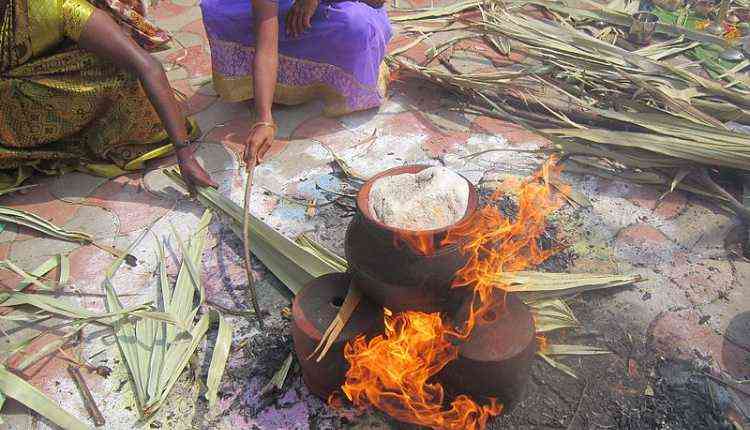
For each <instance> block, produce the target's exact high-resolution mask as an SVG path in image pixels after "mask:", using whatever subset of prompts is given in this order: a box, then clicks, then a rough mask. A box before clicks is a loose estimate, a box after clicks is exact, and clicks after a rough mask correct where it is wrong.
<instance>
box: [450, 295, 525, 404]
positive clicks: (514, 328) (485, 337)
mask: <svg viewBox="0 0 750 430" xmlns="http://www.w3.org/2000/svg"><path fill="white" fill-rule="evenodd" d="M498 295H499V294H498ZM503 295H504V294H503ZM504 296H505V297H504V300H505V303H504V305H499V306H498V308H497V309H496V310H494V311H491V312H489V313H488V314H487V316H486V317H479V321H478V322H477V324H476V326H475V327H474V330H473V331H472V332H471V334H470V335H469V338H468V339H467V340H466V341H465V342H463V343H461V344H460V345H459V353H458V358H457V359H455V360H453V361H451V362H450V363H448V365H447V366H446V367H445V368H444V369H443V370H442V371H441V372H440V373H439V374H438V375H437V379H438V380H439V381H440V382H441V383H442V384H443V386H444V387H445V389H446V391H447V392H448V393H449V394H451V395H452V396H456V395H459V394H467V395H469V396H470V397H472V398H474V399H476V400H478V401H482V400H486V399H487V398H489V397H493V398H495V399H497V400H498V401H499V402H500V403H501V404H502V405H503V413H506V412H508V411H510V410H511V409H512V408H513V407H514V406H516V405H517V404H518V402H519V401H520V400H521V399H523V397H524V395H525V393H526V387H527V385H528V380H529V375H530V371H531V363H532V361H533V359H534V354H535V353H536V349H537V345H536V336H535V334H534V332H535V326H534V319H533V317H532V315H531V311H530V310H529V307H528V306H526V304H525V303H523V301H521V299H519V298H518V297H517V296H515V295H512V294H508V295H504ZM469 306H471V304H470V300H467V301H466V302H465V303H464V304H463V305H462V306H461V309H460V310H459V311H458V312H457V314H456V317H455V321H456V322H458V323H460V325H459V327H462V326H463V322H464V321H465V320H466V317H467V315H468V310H469Z"/></svg>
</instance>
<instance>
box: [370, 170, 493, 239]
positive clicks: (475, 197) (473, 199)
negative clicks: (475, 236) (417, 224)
mask: <svg viewBox="0 0 750 430" xmlns="http://www.w3.org/2000/svg"><path fill="white" fill-rule="evenodd" d="M429 167H435V166H431V165H428V164H409V165H406V166H398V167H393V168H390V169H388V170H385V171H383V172H380V173H378V174H377V175H375V176H373V177H372V178H370V179H368V180H367V182H365V183H364V185H362V188H361V189H360V190H359V193H358V194H357V209H358V210H359V212H360V213H361V214H362V217H363V218H364V219H365V221H367V222H368V223H370V224H374V225H375V226H377V227H379V228H381V229H383V230H386V231H389V232H391V233H393V234H396V235H402V236H409V235H411V236H414V235H433V236H435V235H441V234H444V233H447V232H448V231H450V230H451V229H453V228H455V227H456V226H458V225H461V224H463V223H465V222H467V221H468V220H469V218H471V216H472V215H474V213H475V212H476V210H477V206H478V204H479V194H478V193H477V189H476V187H474V184H472V183H471V181H469V180H468V179H466V177H464V176H463V175H461V174H460V173H457V175H459V176H460V177H461V178H463V180H464V181H466V183H467V184H468V185H469V201H468V204H467V206H466V214H464V216H463V217H462V218H461V219H460V220H458V221H457V222H455V223H453V224H451V225H449V226H446V227H442V228H436V229H431V230H406V229H402V228H398V227H391V226H389V225H386V224H384V223H382V222H380V221H378V220H377V219H375V216H374V215H373V214H372V213H370V205H369V197H370V189H371V188H372V184H374V183H375V181H377V180H378V179H380V178H384V177H386V176H395V175H400V174H402V173H412V174H414V173H418V172H421V171H422V170H424V169H427V168H429Z"/></svg>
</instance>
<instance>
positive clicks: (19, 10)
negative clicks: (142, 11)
mask: <svg viewBox="0 0 750 430" xmlns="http://www.w3.org/2000/svg"><path fill="white" fill-rule="evenodd" d="M95 1H99V0H95ZM197 132H198V130H197V127H195V126H190V125H189V123H188V122H186V120H185V118H184V116H183V114H182V112H181V111H180V109H179V107H178V105H177V103H176V101H175V99H174V96H173V93H172V90H171V88H170V86H169V82H168V81H167V77H166V75H165V73H164V70H163V68H162V67H161V64H160V63H159V62H158V61H157V60H155V59H154V58H153V57H152V56H151V55H150V54H149V53H148V52H146V51H145V50H144V49H143V48H142V47H141V46H139V45H138V44H136V43H135V42H134V41H133V39H132V38H131V37H130V36H129V35H128V34H126V33H125V31H124V29H123V28H122V27H121V26H119V25H118V24H117V23H116V22H115V21H114V20H113V19H112V17H110V15H109V14H107V13H106V12H105V11H104V10H101V9H98V8H96V7H94V6H93V5H92V4H91V3H89V2H88V1H87V0H0V169H2V170H4V171H5V172H8V169H13V170H15V171H20V170H21V169H23V168H25V169H28V168H29V166H32V167H33V168H35V169H36V170H39V171H43V172H60V171H67V170H72V169H75V168H85V166H91V165H92V164H96V163H110V164H114V165H116V166H118V167H119V168H122V169H126V170H130V169H132V168H134V167H138V166H135V165H134V164H141V163H140V162H141V161H142V160H143V159H144V155H145V156H146V158H147V157H148V155H149V154H154V153H163V152H164V151H163V149H164V147H165V145H170V143H169V142H170V141H171V142H172V144H173V145H174V147H175V148H176V152H177V159H178V162H179V165H180V169H181V171H182V174H183V176H184V177H185V179H186V180H187V181H188V183H190V184H197V185H202V186H215V184H214V182H213V181H212V180H211V178H210V177H209V176H208V174H207V173H206V172H205V171H204V170H203V168H201V166H200V165H199V164H198V163H197V162H196V161H195V158H194V156H193V149H192V148H191V147H190V143H191V142H192V140H193V139H192V138H191V136H195V135H196V133H197ZM159 148H161V149H162V151H159V150H158V149H159Z"/></svg>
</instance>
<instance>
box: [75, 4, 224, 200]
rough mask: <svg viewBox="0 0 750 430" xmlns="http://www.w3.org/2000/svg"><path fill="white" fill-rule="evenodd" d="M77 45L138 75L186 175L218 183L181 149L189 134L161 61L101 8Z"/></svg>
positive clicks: (197, 180)
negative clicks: (134, 39) (175, 149)
mask: <svg viewBox="0 0 750 430" xmlns="http://www.w3.org/2000/svg"><path fill="white" fill-rule="evenodd" d="M78 45H79V46H80V47H81V48H83V49H86V50H88V51H91V52H93V53H94V54H96V55H98V56H100V57H102V58H105V59H107V60H109V61H111V62H112V63H114V64H115V65H117V66H119V67H122V68H124V69H127V70H130V71H131V72H133V73H135V74H136V76H138V78H139V80H140V81H141V84H142V85H143V89H144V90H145V91H146V95H147V96H148V98H149V100H150V101H151V104H152V105H153V106H154V108H155V109H156V112H157V114H158V115H159V118H160V119H161V121H162V124H163V125H164V128H165V129H166V131H167V134H168V135H169V137H170V139H172V141H173V142H174V143H175V146H177V147H178V150H177V156H178V159H179V161H180V167H181V170H182V173H183V176H185V178H186V179H187V180H188V181H192V182H194V183H196V184H197V185H202V186H216V184H215V183H214V182H213V181H212V180H211V178H210V177H209V176H208V174H207V173H206V172H205V171H204V170H203V169H202V168H201V167H200V165H198V164H197V163H196V162H195V160H194V158H193V156H192V151H191V150H190V148H179V147H180V146H181V144H184V143H185V141H186V140H187V137H188V136H187V130H186V123H185V117H184V116H183V114H182V112H181V111H180V108H179V107H178V105H177V102H176V100H175V99H174V94H173V93H172V88H171V87H170V85H169V81H168V80H167V75H166V74H165V73H164V68H163V67H162V65H161V63H159V62H158V61H157V60H156V59H155V58H154V57H152V56H151V54H149V53H148V52H146V51H145V50H143V49H142V48H141V47H140V46H138V45H137V44H136V43H135V42H134V41H133V40H132V39H131V38H130V37H129V36H127V35H126V34H125V33H124V32H123V30H122V29H121V28H120V27H119V26H118V25H117V23H116V22H115V21H114V20H113V19H112V18H110V16H109V15H107V14H106V13H105V12H103V11H101V10H98V9H96V10H94V12H93V13H92V15H91V17H90V18H89V20H88V21H87V23H86V27H85V28H84V30H83V32H82V33H81V37H80V39H79V40H78Z"/></svg>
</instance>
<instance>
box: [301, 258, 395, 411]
mask: <svg viewBox="0 0 750 430" xmlns="http://www.w3.org/2000/svg"><path fill="white" fill-rule="evenodd" d="M350 283H351V276H350V275H349V274H347V273H332V274H328V275H323V276H321V277H318V278H316V279H314V280H313V281H311V282H310V283H308V284H307V285H305V286H304V288H302V291H300V292H299V294H297V295H296V296H295V297H294V301H293V302H292V338H293V339H294V350H295V352H296V354H297V359H298V360H299V363H300V367H301V368H302V379H303V380H304V381H305V385H307V388H308V389H309V390H310V392H311V393H313V394H315V395H317V396H318V397H320V398H322V399H323V400H328V397H329V396H330V395H331V394H332V393H333V392H334V391H336V390H338V389H339V388H340V387H341V385H342V384H343V383H344V380H345V378H346V371H347V370H348V369H349V363H348V362H347V361H346V359H344V345H346V343H347V342H349V341H351V340H354V338H356V337H357V336H359V335H360V334H366V335H368V336H375V335H377V334H380V333H382V332H383V308H381V307H380V306H377V305H376V304H374V303H373V302H371V301H370V300H368V299H367V298H366V297H362V299H361V300H360V302H359V305H357V308H356V309H355V310H354V313H353V314H352V316H351V318H350V319H349V321H348V322H347V323H346V325H345V326H344V329H343V330H342V331H341V334H340V335H339V337H338V339H337V340H336V341H335V342H334V343H333V346H332V347H331V349H330V350H329V351H328V353H327V354H326V356H325V357H324V358H323V359H322V360H321V361H320V362H318V361H316V358H317V355H316V356H315V357H310V354H312V353H313V351H315V347H316V346H317V345H318V342H320V339H321V338H322V337H323V333H325V331H326V329H327V328H328V325H329V324H330V323H331V321H333V319H334V318H335V317H336V315H337V314H338V311H339V308H340V307H341V305H342V304H343V302H344V298H345V297H346V293H347V291H348V290H349V285H350Z"/></svg>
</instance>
